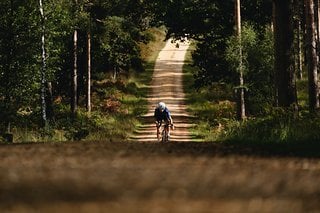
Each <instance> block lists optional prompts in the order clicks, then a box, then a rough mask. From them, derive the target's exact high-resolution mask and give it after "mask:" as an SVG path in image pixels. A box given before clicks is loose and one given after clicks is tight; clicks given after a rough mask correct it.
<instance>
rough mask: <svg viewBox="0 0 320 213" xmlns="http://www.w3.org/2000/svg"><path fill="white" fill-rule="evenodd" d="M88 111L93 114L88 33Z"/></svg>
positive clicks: (89, 34) (89, 39)
mask: <svg viewBox="0 0 320 213" xmlns="http://www.w3.org/2000/svg"><path fill="white" fill-rule="evenodd" d="M87 76H88V77H87V78H88V79H87V111H88V113H90V112H91V33H90V32H88V74H87Z"/></svg>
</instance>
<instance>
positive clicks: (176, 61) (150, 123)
mask: <svg viewBox="0 0 320 213" xmlns="http://www.w3.org/2000/svg"><path fill="white" fill-rule="evenodd" d="M177 43H178V44H179V47H177ZM188 48H189V42H188V41H185V42H173V41H172V40H171V39H170V40H168V41H167V43H166V45H165V47H164V48H163V49H162V51H161V52H160V53H159V55H158V58H157V60H156V64H155V67H154V72H153V76H152V82H151V84H150V88H149V90H150V94H149V96H148V113H147V114H146V115H144V116H143V117H142V118H143V119H142V120H143V124H142V125H141V126H140V127H139V128H138V129H137V131H136V134H135V135H134V136H133V137H132V139H133V141H136V142H137V141H139V142H157V137H156V128H155V122H154V118H153V115H154V109H155V107H156V105H157V104H158V103H159V102H160V101H162V102H165V103H166V105H167V107H168V109H169V110H170V112H171V115H172V118H173V121H174V125H175V130H174V131H172V132H171V137H170V140H171V141H172V142H190V141H195V138H194V137H193V136H192V135H191V133H190V131H189V128H190V126H191V124H190V122H189V120H190V119H191V116H190V115H189V114H188V113H187V111H186V105H185V93H184V91H183V85H182V80H183V72H182V67H183V64H184V60H185V55H186V53H187V51H188Z"/></svg>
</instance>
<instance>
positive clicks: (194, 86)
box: [184, 25, 320, 145]
mask: <svg viewBox="0 0 320 213" xmlns="http://www.w3.org/2000/svg"><path fill="white" fill-rule="evenodd" d="M243 31H244V33H243V37H244V38H243V40H244V43H245V42H247V43H245V44H244V45H245V48H246V49H245V50H244V51H245V54H246V55H247V58H246V63H247V67H249V69H250V70H249V69H248V70H246V76H248V77H247V78H246V79H247V83H246V85H247V92H246V98H247V115H248V116H247V118H246V119H245V120H244V121H239V120H238V119H237V115H236V96H235V94H236V93H235V90H236V88H235V86H234V84H232V83H228V82H226V81H220V82H213V83H208V84H199V82H197V76H198V75H199V73H200V72H201V71H200V70H199V68H198V67H197V66H195V65H194V61H193V59H192V55H194V54H195V52H196V51H197V50H196V42H194V43H193V46H192V47H191V48H190V51H189V52H188V55H187V58H186V62H187V63H186V64H185V65H184V72H185V80H184V82H185V83H184V84H185V91H186V93H187V97H188V102H187V103H188V106H189V108H188V110H189V112H190V113H191V114H193V115H194V116H195V117H196V119H194V120H193V122H194V124H195V125H194V127H193V129H192V131H193V134H195V135H197V136H198V137H200V138H202V140H203V141H212V142H232V143H242V144H243V143H249V144H274V143H276V144H278V143H289V144H294V143H298V144H299V143H300V142H304V143H307V142H308V143H310V142H311V143H313V142H316V141H318V140H319V138H320V119H319V116H315V114H313V113H310V112H309V108H308V102H309V101H308V84H307V80H306V79H304V78H303V79H300V80H297V96H298V100H299V101H298V102H297V106H298V107H299V110H298V111H297V109H296V108H297V106H295V105H293V106H292V107H290V108H286V109H284V108H281V107H274V102H273V100H274V99H273V96H274V94H273V91H274V88H272V87H270V85H272V82H270V81H271V80H272V79H271V78H270V77H271V76H272V73H271V72H270V71H272V70H273V68H272V67H273V59H272V58H270V57H267V56H268V55H269V56H272V51H273V48H272V38H271V37H264V38H263V37H262V36H256V33H257V32H256V31H255V30H254V28H252V27H250V26H249V25H246V26H245V27H244V28H243ZM264 35H267V36H268V33H265V34H264ZM269 35H270V36H271V34H269ZM233 39H234V38H233V37H230V39H229V43H228V44H229V46H228V48H229V49H228V48H227V49H226V52H225V55H224V56H225V57H226V58H227V59H229V60H227V61H228V66H232V63H234V61H232V57H234V55H232V54H233V53H234V51H232V49H233V47H232V46H233V45H235V44H234V43H232V42H234V40H233ZM259 39H260V40H259ZM303 73H304V75H305V73H306V70H305V68H304V70H303ZM267 85H269V86H267ZM301 145H302V144H301Z"/></svg>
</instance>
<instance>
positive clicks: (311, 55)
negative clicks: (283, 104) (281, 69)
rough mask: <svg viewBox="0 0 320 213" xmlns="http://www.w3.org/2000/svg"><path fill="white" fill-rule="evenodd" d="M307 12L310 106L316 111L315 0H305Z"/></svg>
mask: <svg viewBox="0 0 320 213" xmlns="http://www.w3.org/2000/svg"><path fill="white" fill-rule="evenodd" d="M305 10H306V12H305V14H306V28H307V29H306V34H307V35H306V47H307V65H308V81H309V108H310V111H311V112H314V111H315V110H316V109H318V108H319V91H318V73H317V71H318V70H317V53H316V34H315V30H316V26H315V19H314V1H313V0H305Z"/></svg>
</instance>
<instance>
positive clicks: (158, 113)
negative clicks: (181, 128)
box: [154, 102, 173, 140]
mask: <svg viewBox="0 0 320 213" xmlns="http://www.w3.org/2000/svg"><path fill="white" fill-rule="evenodd" d="M154 118H155V119H156V127H157V138H158V140H160V126H161V124H162V121H164V122H165V124H168V125H170V126H171V128H168V129H167V130H168V136H169V137H170V129H173V120H172V117H171V114H170V111H169V109H168V108H167V107H166V104H165V103H164V102H159V103H158V105H157V106H156V108H155V110H154Z"/></svg>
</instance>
